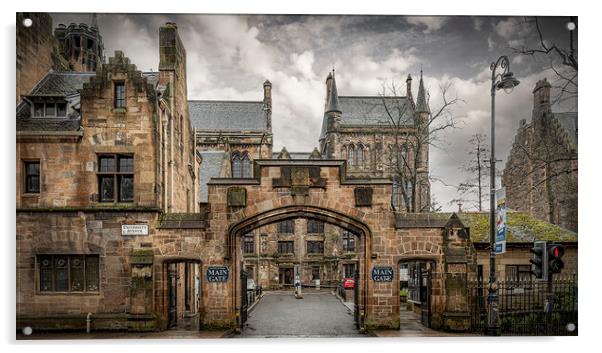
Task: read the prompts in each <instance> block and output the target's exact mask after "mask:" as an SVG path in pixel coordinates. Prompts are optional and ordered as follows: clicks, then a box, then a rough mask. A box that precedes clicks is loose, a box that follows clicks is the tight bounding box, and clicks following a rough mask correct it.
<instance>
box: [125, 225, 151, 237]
mask: <svg viewBox="0 0 602 353" xmlns="http://www.w3.org/2000/svg"><path fill="white" fill-rule="evenodd" d="M121 235H148V224H122V225H121Z"/></svg>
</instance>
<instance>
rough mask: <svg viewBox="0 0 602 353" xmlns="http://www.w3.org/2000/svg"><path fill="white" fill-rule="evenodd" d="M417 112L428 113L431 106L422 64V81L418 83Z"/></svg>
mask: <svg viewBox="0 0 602 353" xmlns="http://www.w3.org/2000/svg"><path fill="white" fill-rule="evenodd" d="M416 112H417V113H428V112H429V107H428V104H427V102H426V92H425V89H424V81H423V80H422V65H420V83H419V84H418V96H417V97H416Z"/></svg>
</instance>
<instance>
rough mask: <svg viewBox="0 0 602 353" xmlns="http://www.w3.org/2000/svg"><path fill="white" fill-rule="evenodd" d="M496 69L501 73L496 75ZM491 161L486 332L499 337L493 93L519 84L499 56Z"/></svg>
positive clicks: (493, 65) (493, 66)
mask: <svg viewBox="0 0 602 353" xmlns="http://www.w3.org/2000/svg"><path fill="white" fill-rule="evenodd" d="M498 68H499V69H501V73H498V72H497V71H498ZM490 69H491V159H490V160H489V163H490V168H489V169H490V170H489V171H490V177H491V180H490V183H489V187H490V194H489V202H490V205H489V246H490V253H489V288H488V296H487V309H488V311H487V312H488V315H487V332H486V334H487V335H489V336H499V335H500V320H499V312H498V296H497V284H496V276H495V234H496V222H495V221H496V219H495V211H496V205H495V162H496V160H495V91H497V90H499V89H503V90H504V92H506V93H510V92H512V90H513V89H514V87H516V86H517V85H518V84H519V81H518V80H517V79H516V78H514V74H513V73H512V72H511V71H510V61H509V60H508V57H507V56H505V55H503V56H500V57H499V58H498V59H497V61H496V62H492V63H491V66H490Z"/></svg>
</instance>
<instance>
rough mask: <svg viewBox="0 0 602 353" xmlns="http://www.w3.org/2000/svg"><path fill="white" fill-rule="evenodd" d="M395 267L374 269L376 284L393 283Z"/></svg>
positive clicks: (373, 278) (373, 274) (373, 277)
mask: <svg viewBox="0 0 602 353" xmlns="http://www.w3.org/2000/svg"><path fill="white" fill-rule="evenodd" d="M393 275H394V274H393V267H373V268H372V280H373V281H374V282H393Z"/></svg>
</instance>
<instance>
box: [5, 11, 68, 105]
mask: <svg viewBox="0 0 602 353" xmlns="http://www.w3.org/2000/svg"><path fill="white" fill-rule="evenodd" d="M25 18H29V19H31V20H32V25H31V27H25V26H24V25H23V20H24V19H25ZM57 47H58V42H57V41H56V40H55V38H54V36H53V35H52V17H50V14H47V13H36V12H33V13H31V12H30V13H22V12H17V91H16V104H19V102H20V101H21V96H22V95H24V94H27V93H29V92H30V91H31V89H32V88H33V87H34V86H35V85H36V84H37V83H38V82H39V81H40V80H41V79H42V78H43V77H44V75H46V73H48V71H50V70H51V69H54V70H64V69H67V63H66V62H65V60H64V59H63V58H62V57H61V56H60V55H59V54H58V50H57Z"/></svg>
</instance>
